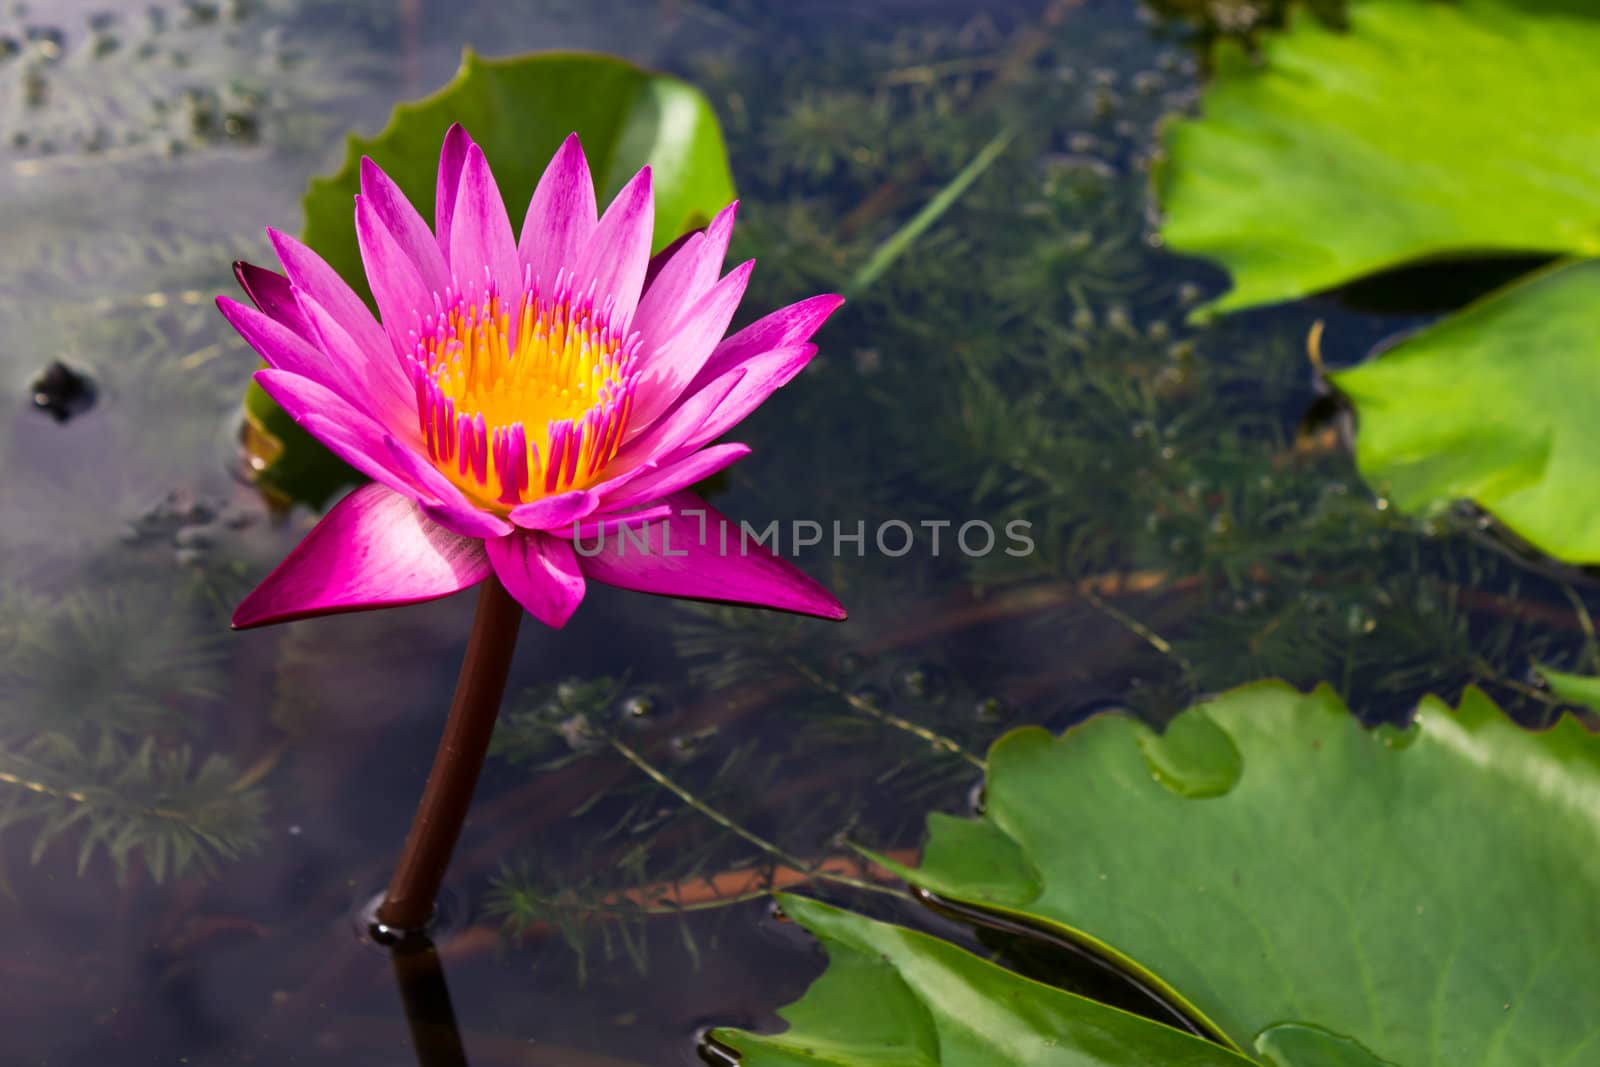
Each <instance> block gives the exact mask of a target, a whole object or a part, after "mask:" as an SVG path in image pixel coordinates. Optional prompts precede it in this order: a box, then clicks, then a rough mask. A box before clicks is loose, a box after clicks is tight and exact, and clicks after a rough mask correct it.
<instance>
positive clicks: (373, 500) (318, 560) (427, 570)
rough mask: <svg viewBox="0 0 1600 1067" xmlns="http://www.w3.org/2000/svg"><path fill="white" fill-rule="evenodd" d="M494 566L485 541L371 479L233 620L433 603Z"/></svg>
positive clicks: (245, 622) (239, 625)
mask: <svg viewBox="0 0 1600 1067" xmlns="http://www.w3.org/2000/svg"><path fill="white" fill-rule="evenodd" d="M489 571H490V568H489V559H488V557H487V555H486V554H485V553H484V550H483V542H481V541H475V540H472V539H471V538H466V537H458V536H456V535H455V534H452V533H450V532H448V531H446V530H442V529H440V528H439V527H438V526H435V525H434V524H433V523H431V522H429V521H428V520H427V519H426V518H424V517H423V516H422V514H421V512H420V511H419V510H418V508H417V506H416V505H415V504H414V503H412V502H411V501H410V500H407V499H406V498H405V497H403V496H400V495H399V494H397V493H392V492H390V491H389V490H388V489H386V488H384V487H383V486H381V485H377V484H375V483H369V484H367V485H364V486H362V487H361V488H359V489H357V490H355V491H354V492H352V493H350V494H349V495H348V496H346V497H345V498H344V499H343V500H341V501H339V503H337V504H335V505H334V506H333V508H332V510H330V511H329V512H328V514H326V515H324V516H323V518H322V521H321V522H319V523H317V525H316V527H315V528H313V529H312V531H311V532H310V533H308V534H307V535H306V536H305V538H304V539H303V540H302V541H301V542H300V543H299V544H298V545H296V546H295V548H294V551H292V552H290V553H289V556H288V558H287V559H285V560H284V561H283V562H282V563H280V564H279V565H278V567H277V569H276V570H274V571H273V572H272V573H271V574H270V575H268V576H267V579H266V581H264V582H262V583H261V584H260V585H258V586H257V587H256V588H255V590H254V591H253V592H252V593H251V594H250V595H249V596H247V597H245V598H244V601H243V602H242V603H241V604H240V605H239V607H238V610H236V611H235V612H234V613H233V625H234V627H235V628H236V629H244V628H246V627H250V626H263V625H265V624H267V623H273V622H286V621H288V620H290V619H302V618H306V617H307V616H311V615H331V614H334V613H337V612H343V611H362V610H365V609H369V608H385V607H393V606H395V605H398V604H415V603H417V602H419V601H423V600H434V599H437V598H438V597H442V596H449V595H450V594H451V593H455V592H458V591H460V590H462V589H465V588H467V587H468V586H471V585H476V584H477V583H478V582H481V581H483V579H484V578H487V577H488V576H489Z"/></svg>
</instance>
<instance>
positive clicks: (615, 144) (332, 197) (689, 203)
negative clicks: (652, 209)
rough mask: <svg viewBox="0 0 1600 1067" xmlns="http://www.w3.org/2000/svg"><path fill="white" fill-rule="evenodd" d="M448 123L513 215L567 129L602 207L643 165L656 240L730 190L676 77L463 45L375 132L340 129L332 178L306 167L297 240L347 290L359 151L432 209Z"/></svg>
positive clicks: (722, 160)
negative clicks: (428, 89) (499, 55)
mask: <svg viewBox="0 0 1600 1067" xmlns="http://www.w3.org/2000/svg"><path fill="white" fill-rule="evenodd" d="M453 122H459V123H461V125H463V126H465V127H466V129H467V132H468V133H469V134H471V135H472V139H473V140H474V141H476V142H477V143H478V144H479V146H480V147H482V148H483V152H484V155H485V156H486V157H488V160H489V168H490V169H491V170H492V171H493V172H494V179H495V184H496V185H498V186H499V187H500V195H501V196H503V197H505V200H506V203H507V205H509V207H510V214H511V221H512V224H513V225H516V226H520V225H521V223H522V215H523V212H524V210H526V208H527V206H528V201H529V200H530V199H532V197H533V189H534V186H535V185H537V184H538V182H539V176H540V175H541V174H543V173H544V168H545V166H546V164H548V163H549V162H550V157H551V156H553V155H555V152H556V149H557V148H559V147H560V146H561V142H562V140H563V139H564V138H565V137H566V136H567V135H568V134H569V133H572V132H574V131H576V132H577V134H578V136H579V137H580V138H581V139H582V140H583V151H584V155H586V156H587V157H588V159H589V168H590V171H591V172H592V173H593V175H594V181H595V189H596V191H597V193H598V194H599V196H600V204H601V205H602V207H603V206H604V205H605V204H606V203H607V202H608V201H609V200H610V199H611V197H612V196H613V195H614V194H615V193H616V192H617V190H619V189H621V188H622V186H623V184H624V183H625V182H626V181H627V180H628V179H629V178H631V177H633V176H634V174H635V173H637V172H638V170H639V168H640V167H643V166H645V165H646V164H649V165H650V168H651V172H652V173H651V177H652V180H653V184H654V188H655V196H656V232H655V243H654V246H655V249H656V250H657V251H659V250H660V249H661V248H663V247H665V246H666V245H667V244H669V243H670V242H671V241H672V240H673V239H674V238H675V237H677V236H678V235H679V234H681V233H683V232H684V231H685V230H689V229H693V228H695V227H697V226H703V225H705V223H707V222H709V221H710V220H711V217H712V216H713V215H715V214H716V213H717V212H718V211H720V210H722V208H724V207H725V206H727V204H728V202H729V201H731V200H732V199H733V197H734V192H733V176H732V174H731V172H730V171H729V169H728V153H727V149H726V147H725V146H724V145H723V142H722V129H721V127H720V126H719V125H718V123H717V116H716V114H715V112H713V111H712V110H711V104H710V103H709V102H708V101H707V100H706V98H705V96H704V95H702V94H701V92H700V91H699V90H698V89H696V88H694V87H693V86H692V85H689V84H688V83H687V82H683V81H679V80H678V79H677V78H672V77H668V76H667V75H665V74H656V73H653V72H651V71H647V70H644V69H642V68H640V67H636V66H634V65H633V64H631V63H628V62H626V61H624V60H621V59H617V58H616V57H614V56H605V55H592V54H586V53H563V52H548V53H537V54H534V55H526V56H515V57H512V58H510V59H484V58H482V57H481V56H478V55H476V54H474V53H473V52H472V51H471V50H470V49H469V50H468V51H467V52H466V54H465V56H464V57H463V58H462V61H461V69H460V70H459V71H457V72H456V76H455V77H454V78H452V79H451V80H450V82H449V83H448V84H447V85H445V87H444V88H442V89H440V90H439V91H438V92H436V93H434V94H433V95H432V96H429V97H426V98H424V99H422V100H418V101H415V102H413V103H406V104H400V105H399V106H397V107H396V108H395V109H394V114H393V116H391V117H390V119H389V124H388V125H387V126H385V127H384V128H383V131H382V132H381V133H379V134H378V135H377V136H376V137H371V138H367V137H361V136H359V135H356V134H351V135H350V138H349V146H348V148H347V149H346V152H345V163H344V166H343V167H342V168H341V169H340V170H339V172H338V173H337V174H334V175H332V176H331V177H326V178H313V179H312V180H311V185H310V187H309V188H308V189H307V190H306V197H305V209H306V228H305V232H304V234H303V235H302V236H303V237H304V239H305V242H306V244H308V245H310V246H311V247H312V248H314V249H316V250H317V252H318V253H319V254H320V255H321V256H322V257H323V258H324V259H326V260H327V261H328V262H329V263H330V264H332V265H333V267H334V269H336V270H337V271H338V272H339V273H340V274H341V275H343V276H344V277H345V279H346V280H347V281H349V282H350V284H351V285H353V286H355V287H356V288H357V290H358V291H360V292H363V293H365V292H366V291H367V289H366V276H365V274H364V273H363V271H362V269H361V251H360V249H359V248H358V247H357V245H356V233H355V206H354V202H353V198H354V197H355V195H356V193H357V191H358V190H359V188H360V176H361V157H362V156H364V155H365V156H371V157H372V160H373V162H375V163H377V164H378V165H379V166H380V167H382V168H383V169H384V171H385V173H387V174H388V175H389V177H391V178H393V179H394V180H395V183H396V184H398V185H399V186H400V188H401V189H402V190H404V191H405V194H406V196H407V197H408V198H409V199H410V200H411V202H412V203H413V204H415V205H416V206H417V210H418V211H420V212H421V213H422V217H423V218H425V219H432V218H433V195H434V187H435V182H436V180H437V177H438V172H439V146H440V145H441V144H442V143H443V142H444V134H445V131H446V130H447V129H449V128H450V124H451V123H453Z"/></svg>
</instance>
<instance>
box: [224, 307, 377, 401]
mask: <svg viewBox="0 0 1600 1067" xmlns="http://www.w3.org/2000/svg"><path fill="white" fill-rule="evenodd" d="M217 310H218V311H220V312H222V317H223V318H225V319H227V320H228V325H230V326H232V327H233V328H234V329H235V330H237V331H239V336H240V337H243V338H244V339H245V342H246V343H247V344H249V345H250V347H251V348H253V349H255V350H256V354H257V355H258V356H260V357H261V358H262V359H264V360H266V361H267V366H269V367H275V368H277V369H279V370H285V371H288V372H289V373H291V374H298V375H300V376H301V377H302V378H310V379H312V380H313V381H316V382H320V383H322V384H323V385H325V386H327V387H328V388H329V389H332V390H333V391H334V392H336V393H338V394H339V395H341V396H343V397H345V398H347V399H351V400H352V402H353V398H355V397H358V396H360V395H361V392H362V390H361V385H360V380H359V378H358V377H357V372H356V369H355V368H353V367H349V366H346V365H344V364H342V363H340V362H339V361H338V357H337V354H335V355H331V356H330V355H326V354H324V353H323V351H322V349H320V348H318V347H317V345H316V342H315V336H316V335H315V332H314V331H313V333H312V334H311V339H309V340H308V339H307V338H306V337H305V336H302V335H301V334H300V333H298V332H297V331H296V330H294V329H293V328H291V327H290V326H289V325H288V324H287V323H285V322H283V321H282V320H281V319H277V318H274V317H271V316H269V315H267V314H265V313H264V312H261V311H257V310H256V309H255V308H247V307H245V306H244V305H243V304H241V303H239V302H238V301H237V300H233V299H230V298H229V297H226V296H219V297H217ZM295 312H296V314H302V313H301V312H300V306H299V305H298V304H296V305H295ZM308 328H309V324H308Z"/></svg>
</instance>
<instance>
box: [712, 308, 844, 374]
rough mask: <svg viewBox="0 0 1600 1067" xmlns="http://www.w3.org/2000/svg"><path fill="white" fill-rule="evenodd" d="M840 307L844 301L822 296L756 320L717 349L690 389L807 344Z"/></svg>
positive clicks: (780, 309)
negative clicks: (765, 355) (764, 357)
mask: <svg viewBox="0 0 1600 1067" xmlns="http://www.w3.org/2000/svg"><path fill="white" fill-rule="evenodd" d="M843 303H844V297H842V296H835V295H834V294H832V293H823V294H821V295H820V296H813V297H809V298H808V299H805V300H802V301H800V302H799V303H795V304H790V305H789V306H788V307H784V308H779V309H778V310H777V311H774V312H773V313H772V314H770V315H766V316H764V317H762V318H759V319H757V320H756V321H755V322H752V323H751V324H750V325H748V326H746V327H745V328H744V329H742V330H740V331H739V332H738V333H736V334H734V335H733V336H732V337H729V338H728V339H727V340H725V341H723V342H722V343H721V344H719V345H718V346H717V349H716V351H715V352H712V353H711V358H710V359H708V360H706V365H705V366H704V367H703V368H701V370H700V373H699V374H698V375H697V376H696V377H695V381H694V386H691V388H693V387H695V386H700V385H703V384H705V383H707V382H710V381H711V380H713V379H714V378H717V377H719V376H721V375H723V374H726V373H727V372H728V371H729V370H730V369H732V368H734V367H737V366H740V365H741V364H743V363H744V362H745V360H748V359H752V358H754V357H756V356H759V355H760V354H761V353H763V352H770V351H771V350H772V349H774V348H789V347H791V346H793V345H797V344H800V343H801V342H803V341H809V340H810V339H811V335H812V334H814V333H816V332H817V330H819V329H820V328H821V327H822V324H823V323H824V322H826V321H827V320H828V316H829V315H832V314H833V313H834V312H835V311H836V310H838V307H839V305H840V304H843Z"/></svg>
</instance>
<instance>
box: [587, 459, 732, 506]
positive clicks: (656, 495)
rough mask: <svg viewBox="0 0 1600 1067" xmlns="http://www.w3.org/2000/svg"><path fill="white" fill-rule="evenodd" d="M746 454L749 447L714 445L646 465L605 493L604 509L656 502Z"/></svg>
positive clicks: (727, 465) (725, 466)
mask: <svg viewBox="0 0 1600 1067" xmlns="http://www.w3.org/2000/svg"><path fill="white" fill-rule="evenodd" d="M749 454H750V446H749V445H741V444H736V443H729V444H725V445H713V446H712V447H710V448H706V449H702V450H700V451H699V452H695V453H692V454H691V455H688V456H685V457H683V458H682V459H679V460H675V461H673V462H670V463H665V464H660V465H659V466H658V465H657V464H656V463H650V464H647V465H646V467H645V468H644V469H643V470H642V471H641V472H640V474H639V475H638V477H634V478H628V479H626V480H625V481H624V484H623V485H620V486H618V487H617V489H616V490H615V491H614V492H611V493H607V494H606V498H605V503H604V507H605V508H606V510H607V511H610V510H612V509H616V508H626V507H631V506H633V505H635V504H642V503H645V502H647V501H651V500H658V499H660V498H661V497H664V496H666V495H667V494H669V493H676V492H677V491H678V490H679V489H687V488H689V486H691V485H693V484H695V483H696V482H698V481H701V480H702V479H705V478H709V477H711V476H712V475H713V474H715V473H717V472H718V471H720V470H723V469H725V468H727V467H729V466H731V465H733V464H734V463H736V462H738V461H739V460H741V459H743V458H744V457H745V456H748V455H749ZM619 481H622V479H619Z"/></svg>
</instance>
